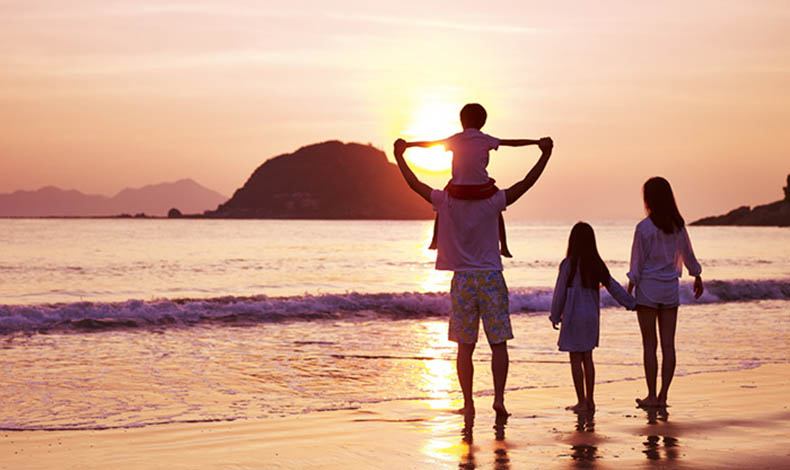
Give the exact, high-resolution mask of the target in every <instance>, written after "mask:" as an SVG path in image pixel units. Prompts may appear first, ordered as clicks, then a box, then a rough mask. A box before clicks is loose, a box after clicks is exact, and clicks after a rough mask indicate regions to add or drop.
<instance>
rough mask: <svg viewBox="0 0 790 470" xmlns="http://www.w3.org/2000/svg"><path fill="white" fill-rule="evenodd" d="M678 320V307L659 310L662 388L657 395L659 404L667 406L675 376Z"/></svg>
mask: <svg viewBox="0 0 790 470" xmlns="http://www.w3.org/2000/svg"><path fill="white" fill-rule="evenodd" d="M677 322H678V308H677V307H673V308H669V309H663V308H662V309H660V310H659V311H658V332H659V335H660V336H661V390H660V391H659V393H658V396H657V397H656V400H657V401H658V405H659V406H666V404H667V394H668V393H669V384H671V383H672V378H673V377H674V376H675V363H676V359H675V329H676V327H677Z"/></svg>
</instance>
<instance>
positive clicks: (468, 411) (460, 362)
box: [455, 343, 475, 416]
mask: <svg viewBox="0 0 790 470" xmlns="http://www.w3.org/2000/svg"><path fill="white" fill-rule="evenodd" d="M474 352H475V344H474V343H472V344H464V343H458V355H457V356H456V358H455V370H456V372H457V373H458V383H460V384H461V393H463V395H464V407H463V408H461V409H460V410H458V411H459V413H461V414H463V415H464V416H474V414H475V403H474V398H473V397H472V383H473V381H474V375H475V368H474V363H473V362H472V353H474Z"/></svg>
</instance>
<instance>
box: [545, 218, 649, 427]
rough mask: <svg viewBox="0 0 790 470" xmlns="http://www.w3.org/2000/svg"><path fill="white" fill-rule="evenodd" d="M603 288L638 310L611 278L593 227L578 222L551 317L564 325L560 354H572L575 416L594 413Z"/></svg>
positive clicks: (561, 333) (554, 322) (558, 284)
mask: <svg viewBox="0 0 790 470" xmlns="http://www.w3.org/2000/svg"><path fill="white" fill-rule="evenodd" d="M601 285H603V286H604V287H606V289H607V290H608V291H609V293H610V294H611V295H612V297H614V299H615V300H617V302H619V303H620V305H622V306H624V307H626V308H628V309H629V310H633V309H634V308H635V306H636V302H635V301H634V298H633V297H631V295H630V294H628V293H627V292H626V291H625V289H623V287H622V286H621V285H620V284H618V283H617V281H615V280H614V279H613V278H612V276H611V275H610V274H609V269H607V268H606V265H605V264H604V262H603V260H602V259H601V256H600V255H599V254H598V248H597V247H596V245H595V232H593V229H592V227H590V225H589V224H587V223H584V222H578V223H577V224H576V225H574V226H573V229H572V230H571V235H570V237H569V238H568V254H567V256H566V257H565V259H564V260H562V263H560V274H559V276H558V277H557V285H556V286H555V287H554V298H553V299H552V302H551V316H550V317H549V318H550V320H551V322H552V324H553V326H554V329H557V323H562V328H561V329H560V339H559V341H558V342H557V344H558V345H559V347H560V351H568V353H570V361H571V375H572V376H573V386H574V387H575V388H576V397H577V398H578V403H576V405H574V406H569V407H568V408H567V409H570V410H573V411H576V412H581V411H594V410H595V401H594V400H593V387H594V386H595V366H594V365H593V359H592V350H593V348H595V347H596V346H598V330H599V318H600V315H601V311H600V288H601ZM582 366H583V367H584V370H583V371H582ZM585 384H586V386H587V394H586V395H585V393H584V386H585Z"/></svg>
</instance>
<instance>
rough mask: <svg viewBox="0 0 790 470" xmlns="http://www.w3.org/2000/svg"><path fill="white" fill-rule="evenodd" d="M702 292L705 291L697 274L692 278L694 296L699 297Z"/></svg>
mask: <svg viewBox="0 0 790 470" xmlns="http://www.w3.org/2000/svg"><path fill="white" fill-rule="evenodd" d="M703 292H705V286H703V285H702V278H701V277H700V276H697V277H695V278H694V298H695V299H699V298H700V297H701V296H702V293H703Z"/></svg>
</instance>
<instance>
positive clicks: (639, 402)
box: [636, 397, 658, 408]
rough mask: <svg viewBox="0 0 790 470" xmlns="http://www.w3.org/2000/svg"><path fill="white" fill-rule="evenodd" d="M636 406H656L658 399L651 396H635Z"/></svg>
mask: <svg viewBox="0 0 790 470" xmlns="http://www.w3.org/2000/svg"><path fill="white" fill-rule="evenodd" d="M636 406H637V407H639V408H655V407H656V406H658V400H657V399H655V398H652V397H645V398H641V399H640V398H637V399H636Z"/></svg>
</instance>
